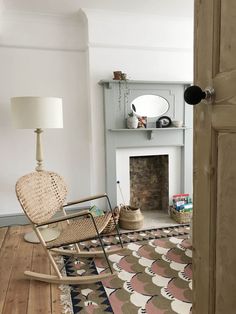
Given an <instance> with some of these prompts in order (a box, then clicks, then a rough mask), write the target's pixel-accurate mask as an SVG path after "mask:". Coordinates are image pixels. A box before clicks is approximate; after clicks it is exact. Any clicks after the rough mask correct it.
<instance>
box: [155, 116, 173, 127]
mask: <svg viewBox="0 0 236 314" xmlns="http://www.w3.org/2000/svg"><path fill="white" fill-rule="evenodd" d="M170 125H171V118H170V117H167V116H162V117H160V118H159V119H158V120H157V122H156V127H157V128H168V127H169V126H170Z"/></svg>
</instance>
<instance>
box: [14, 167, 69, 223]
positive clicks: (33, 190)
mask: <svg viewBox="0 0 236 314" xmlns="http://www.w3.org/2000/svg"><path fill="white" fill-rule="evenodd" d="M16 195H17V197H18V200H19V202H20V204H21V207H22V209H23V210H24V212H25V214H26V216H27V217H28V218H29V219H30V220H31V222H33V223H35V224H39V223H44V222H47V221H48V220H49V219H50V218H51V217H52V216H53V215H54V214H55V213H56V212H57V211H58V210H60V209H61V208H62V205H63V204H65V199H66V195H67V187H66V184H65V182H64V180H63V179H62V177H60V176H59V175H58V174H56V173H54V172H49V171H38V172H32V173H30V174H27V175H25V176H23V177H21V178H20V179H19V180H18V181H17V182H16Z"/></svg>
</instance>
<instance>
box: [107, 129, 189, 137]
mask: <svg viewBox="0 0 236 314" xmlns="http://www.w3.org/2000/svg"><path fill="white" fill-rule="evenodd" d="M186 129H188V128H186V127H181V128H177V127H171V128H137V129H128V128H127V129H108V130H109V131H112V132H148V138H149V140H151V139H153V132H159V131H179V130H186Z"/></svg>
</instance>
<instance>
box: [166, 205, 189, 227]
mask: <svg viewBox="0 0 236 314" xmlns="http://www.w3.org/2000/svg"><path fill="white" fill-rule="evenodd" d="M169 214H170V217H171V218H173V219H174V220H175V221H176V222H178V223H179V224H185V223H189V222H190V221H191V218H192V214H193V212H192V211H190V212H179V211H177V210H175V208H174V207H173V206H170V207H169Z"/></svg>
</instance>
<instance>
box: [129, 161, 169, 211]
mask: <svg viewBox="0 0 236 314" xmlns="http://www.w3.org/2000/svg"><path fill="white" fill-rule="evenodd" d="M168 189H169V169H168V155H157V156H141V157H130V204H131V206H134V207H139V208H141V210H150V209H151V210H166V209H167V208H168V203H169V200H168V199H169V196H168V194H169V193H168Z"/></svg>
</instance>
